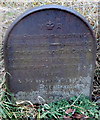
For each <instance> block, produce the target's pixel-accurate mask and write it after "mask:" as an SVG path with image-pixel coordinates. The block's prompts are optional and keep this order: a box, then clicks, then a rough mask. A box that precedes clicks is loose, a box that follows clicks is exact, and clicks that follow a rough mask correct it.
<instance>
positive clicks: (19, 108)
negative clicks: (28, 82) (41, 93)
mask: <svg viewBox="0 0 100 120" xmlns="http://www.w3.org/2000/svg"><path fill="white" fill-rule="evenodd" d="M8 96H11V97H12V98H13V102H12V101H11V100H10V99H9V97H8ZM0 116H1V117H2V118H3V119H4V120H20V119H21V120H25V119H28V120H31V119H35V120H40V119H43V120H45V119H50V120H59V119H63V118H65V119H66V118H70V119H82V118H88V119H91V120H92V119H95V120H99V118H100V111H99V106H98V105H96V103H95V102H91V101H90V100H89V99H88V98H87V97H85V96H84V95H80V96H78V97H76V96H74V97H72V98H70V99H69V100H66V99H62V100H59V101H55V102H52V103H49V104H46V103H45V104H43V105H42V104H41V105H35V104H32V103H31V102H30V101H20V102H17V101H16V100H15V98H14V97H13V95H12V94H9V93H7V92H5V93H4V95H3V96H2V99H1V101H0Z"/></svg>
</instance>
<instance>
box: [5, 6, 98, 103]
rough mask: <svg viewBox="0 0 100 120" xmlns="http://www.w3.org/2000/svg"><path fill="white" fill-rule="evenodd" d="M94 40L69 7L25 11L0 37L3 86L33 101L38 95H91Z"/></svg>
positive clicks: (50, 97) (48, 97) (51, 97)
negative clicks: (0, 42) (0, 39)
mask: <svg viewBox="0 0 100 120" xmlns="http://www.w3.org/2000/svg"><path fill="white" fill-rule="evenodd" d="M95 42H96V40H95V37H94V34H93V31H92V29H91V27H90V25H89V24H88V23H87V22H86V20H85V19H84V18H83V17H82V16H81V15H80V14H79V13H77V12H75V11H74V10H71V9H69V8H66V7H63V6H59V5H45V6H41V7H37V8H33V9H31V10H29V11H27V12H25V13H24V14H23V15H21V16H20V17H19V18H18V19H17V20H16V21H15V22H14V23H13V24H12V26H11V27H10V28H9V30H8V32H7V35H6V37H5V43H4V60H5V69H6V71H7V72H9V74H10V75H8V76H7V78H6V79H7V84H8V88H9V89H10V91H11V92H12V93H13V94H14V96H15V97H16V99H18V100H30V101H31V102H33V103H39V99H38V97H39V98H42V99H43V100H45V102H53V101H56V100H60V99H63V98H70V97H72V96H75V95H76V96H78V95H80V94H84V95H86V96H89V97H91V90H92V83H93V72H94V67H95V56H96V43H95ZM40 101H41V100H40Z"/></svg>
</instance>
